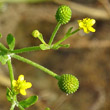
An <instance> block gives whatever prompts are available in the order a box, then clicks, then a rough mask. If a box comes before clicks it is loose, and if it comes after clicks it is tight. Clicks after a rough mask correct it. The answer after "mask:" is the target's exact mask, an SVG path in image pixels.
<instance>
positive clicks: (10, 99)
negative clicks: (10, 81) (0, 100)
mask: <svg viewBox="0 0 110 110" xmlns="http://www.w3.org/2000/svg"><path fill="white" fill-rule="evenodd" d="M6 97H7V100H8V101H9V102H11V101H12V99H13V93H12V91H11V90H10V89H9V88H7V90H6Z"/></svg>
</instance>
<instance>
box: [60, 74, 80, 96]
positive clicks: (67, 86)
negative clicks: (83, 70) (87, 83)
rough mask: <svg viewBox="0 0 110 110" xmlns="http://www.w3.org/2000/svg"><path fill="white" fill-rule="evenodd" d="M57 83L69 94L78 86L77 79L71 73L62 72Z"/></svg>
mask: <svg viewBox="0 0 110 110" xmlns="http://www.w3.org/2000/svg"><path fill="white" fill-rule="evenodd" d="M58 85H59V87H60V89H61V90H62V91H63V92H65V93H67V94H71V93H74V92H76V91H77V89H78V88H79V81H78V79H77V78H76V77H75V76H73V75H71V74H63V75H61V76H60V79H59V81H58Z"/></svg>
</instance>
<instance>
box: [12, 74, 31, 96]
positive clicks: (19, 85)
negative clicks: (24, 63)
mask: <svg viewBox="0 0 110 110" xmlns="http://www.w3.org/2000/svg"><path fill="white" fill-rule="evenodd" d="M12 85H13V87H14V90H15V92H16V93H17V94H18V93H20V94H22V95H26V89H27V88H31V86H32V84H31V83H30V82H26V80H24V75H20V76H19V77H18V80H13V81H12Z"/></svg>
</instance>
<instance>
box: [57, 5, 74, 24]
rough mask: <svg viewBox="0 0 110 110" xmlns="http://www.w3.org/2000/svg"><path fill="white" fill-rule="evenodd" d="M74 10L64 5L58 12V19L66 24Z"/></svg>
mask: <svg viewBox="0 0 110 110" xmlns="http://www.w3.org/2000/svg"><path fill="white" fill-rule="evenodd" d="M71 14H72V11H71V9H70V8H69V7H68V6H65V5H62V6H60V7H59V8H58V10H57V12H56V20H57V21H58V22H59V23H61V24H66V23H68V22H69V21H70V19H71Z"/></svg>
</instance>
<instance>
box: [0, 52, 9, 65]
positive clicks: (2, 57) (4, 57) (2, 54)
mask: <svg viewBox="0 0 110 110" xmlns="http://www.w3.org/2000/svg"><path fill="white" fill-rule="evenodd" d="M9 59H10V57H9V56H8V55H7V54H6V53H5V52H3V51H2V52H0V62H1V63H2V65H5V64H6V62H7V61H8V60H9Z"/></svg>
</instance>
